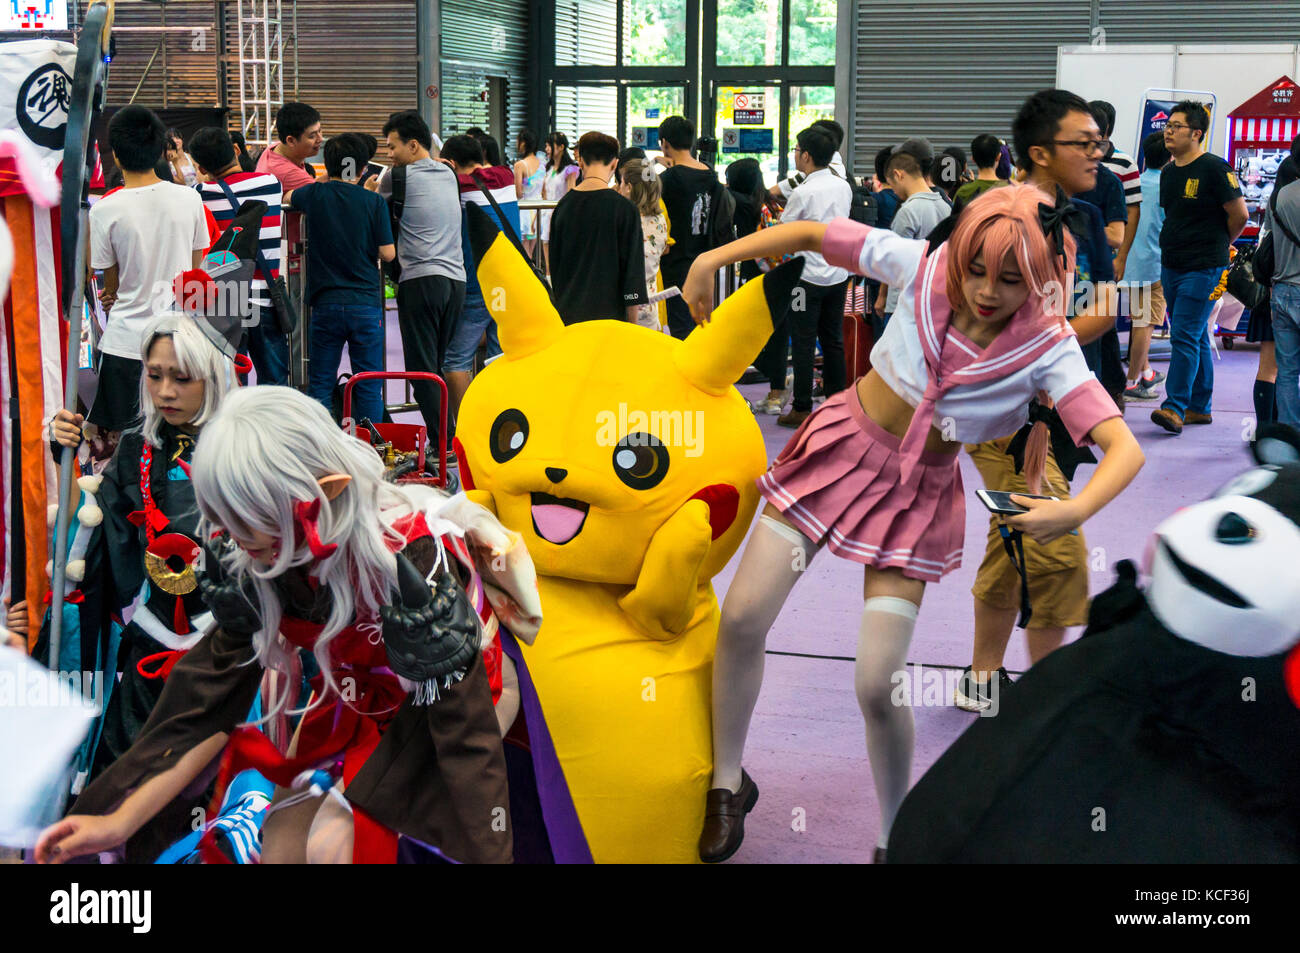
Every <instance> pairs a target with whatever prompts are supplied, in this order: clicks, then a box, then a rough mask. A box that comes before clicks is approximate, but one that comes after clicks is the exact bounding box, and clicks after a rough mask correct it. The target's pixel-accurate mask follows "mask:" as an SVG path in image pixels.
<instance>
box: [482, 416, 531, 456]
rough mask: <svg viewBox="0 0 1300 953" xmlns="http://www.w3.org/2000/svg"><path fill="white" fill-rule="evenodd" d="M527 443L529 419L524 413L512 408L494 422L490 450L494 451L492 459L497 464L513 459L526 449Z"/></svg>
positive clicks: (490, 435)
mask: <svg viewBox="0 0 1300 953" xmlns="http://www.w3.org/2000/svg"><path fill="white" fill-rule="evenodd" d="M527 442H528V418H527V417H525V416H524V414H523V411H520V410H515V409H514V408H513V407H512V408H510V409H509V410H503V411H501V413H500V414H499V415H498V416H497V419H496V420H494V421H492V430H491V432H490V433H489V434H488V449H490V450H491V451H492V459H493V460H495V461H496V462H497V463H505V462H506V461H507V460H510V459H513V458H514V457H515V456H516V455H517V454H518V453H519V451H520V450H522V449H524V444H525V443H527Z"/></svg>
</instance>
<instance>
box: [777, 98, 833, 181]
mask: <svg viewBox="0 0 1300 953" xmlns="http://www.w3.org/2000/svg"><path fill="white" fill-rule="evenodd" d="M834 118H835V87H834V86H791V87H790V89H789V97H788V99H787V101H786V124H787V126H786V127H787V128H788V129H789V130H790V141H789V144H788V150H789V151H788V152H787V153H786V169H787V170H789V171H793V170H794V147H795V139H796V137H797V136H798V135H799V133H801V132H803V131H804V130H805V129H807V128H808V127H809V126H811V125H812V124H813V123H815V122H816V121H817V120H818V119H834ZM841 152H843V145H841Z"/></svg>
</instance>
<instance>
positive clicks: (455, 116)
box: [439, 0, 546, 156]
mask: <svg viewBox="0 0 1300 953" xmlns="http://www.w3.org/2000/svg"><path fill="white" fill-rule="evenodd" d="M441 18H442V129H441V130H439V131H440V132H441V134H442V135H443V136H444V137H446V136H451V135H455V134H456V133H458V132H463V131H465V130H466V129H468V128H470V127H471V126H479V127H480V128H483V129H487V128H489V126H490V121H489V118H488V103H486V102H485V101H484V100H483V99H482V98H481V96H482V94H483V93H484V91H486V90H487V88H488V77H489V76H503V77H505V80H506V84H505V85H506V89H505V96H506V129H507V134H506V141H505V142H502V143H501V144H500V145H501V148H502V150H504V152H505V153H506V155H507V156H513V154H514V149H515V139H516V137H517V136H518V135H519V130H521V129H523V128H524V126H525V125H527V116H528V107H529V104H530V100H531V96H532V95H533V91H532V90H530V89H529V88H528V54H529V51H528V2H527V0H445V2H444V3H443V4H442V13H441ZM534 131H537V130H534ZM538 134H539V135H545V134H546V133H545V132H544V131H541V132H539V133H538Z"/></svg>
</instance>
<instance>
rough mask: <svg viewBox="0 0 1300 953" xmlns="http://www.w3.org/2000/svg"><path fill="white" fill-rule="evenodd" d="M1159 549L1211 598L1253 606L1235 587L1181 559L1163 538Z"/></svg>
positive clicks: (1191, 583) (1176, 567) (1184, 575)
mask: <svg viewBox="0 0 1300 953" xmlns="http://www.w3.org/2000/svg"><path fill="white" fill-rule="evenodd" d="M1159 545H1160V549H1161V550H1162V551H1163V552H1164V553H1165V555H1166V556H1168V557H1169V561H1170V562H1171V563H1173V564H1174V568H1175V569H1177V570H1178V572H1179V573H1180V574H1181V575H1182V577H1183V578H1184V579H1186V580H1187V582H1188V584H1190V585H1191V586H1192V587H1193V588H1194V589H1199V590H1200V591H1201V592H1203V593H1205V594H1206V595H1207V596H1209V597H1210V598H1211V599H1217V600H1218V601H1219V602H1222V603H1225V604H1226V605H1230V606H1232V607H1233V608H1234V609H1252V608H1254V606H1253V605H1252V603H1251V602H1250V600H1249V599H1246V598H1245V597H1244V596H1242V595H1241V594H1240V593H1239V592H1237V591H1236V590H1235V589H1229V588H1228V587H1227V586H1225V585H1224V584H1223V583H1221V582H1219V580H1217V579H1215V578H1214V577H1213V576H1211V575H1209V574H1208V573H1206V572H1204V571H1203V570H1200V569H1197V568H1196V567H1195V566H1193V565H1192V564H1191V563H1189V562H1186V561H1185V560H1183V559H1182V558H1181V557H1180V556H1179V555H1178V554H1177V553H1176V552H1174V550H1173V547H1172V546H1170V545H1169V544H1168V543H1167V542H1165V540H1164V539H1163V538H1161V539H1160V540H1159Z"/></svg>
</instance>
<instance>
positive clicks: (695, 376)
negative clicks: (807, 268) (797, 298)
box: [503, 258, 803, 395]
mask: <svg viewBox="0 0 1300 953" xmlns="http://www.w3.org/2000/svg"><path fill="white" fill-rule="evenodd" d="M802 274H803V258H793V259H791V260H790V261H788V262H786V263H785V264H784V265H781V266H780V267H778V268H774V269H773V270H772V271H770V272H768V273H767V274H766V275H764V276H763V277H761V278H755V279H753V280H752V281H748V282H746V283H745V284H744V285H743V286H742V287H741V288H740V290H739V291H737V292H736V293H735V294H733V295H732V296H731V297H729V298H728V299H727V300H726V301H724V302H722V304H721V305H720V306H719V307H718V309H717V310H716V311H714V312H713V317H712V319H711V320H710V321H709V323H708V324H704V325H701V326H700V327H698V328H696V329H695V330H694V331H692V332H691V333H690V334H689V335H687V338H686V340H685V341H683V342H682V347H681V348H680V349H679V350H678V352H677V369H678V370H679V371H681V372H682V376H683V377H685V378H686V379H687V380H688V381H690V382H691V383H692V384H694V385H695V386H696V387H698V388H699V389H700V390H702V391H704V392H705V393H708V394H714V395H719V394H724V393H726V392H727V390H728V389H729V388H731V387H732V386H734V385H735V383H736V381H738V380H740V376H741V375H742V374H744V373H745V368H747V367H749V365H750V363H751V362H752V361H753V360H754V358H755V357H757V356H758V352H759V351H761V350H762V349H763V345H764V344H766V343H767V339H768V338H769V337H771V336H772V328H773V327H774V326H775V325H776V323H777V322H778V321H779V320H780V319H781V316H782V315H783V314H784V313H785V312H786V310H787V309H788V308H789V307H790V306H791V301H790V298H791V293H792V292H793V291H794V289H795V286H796V285H798V283H799V276H800V275H802ZM503 346H504V345H503Z"/></svg>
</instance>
